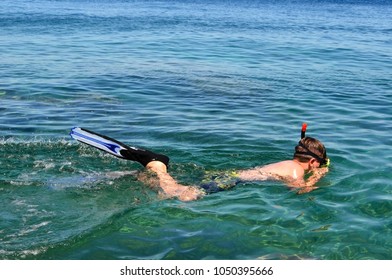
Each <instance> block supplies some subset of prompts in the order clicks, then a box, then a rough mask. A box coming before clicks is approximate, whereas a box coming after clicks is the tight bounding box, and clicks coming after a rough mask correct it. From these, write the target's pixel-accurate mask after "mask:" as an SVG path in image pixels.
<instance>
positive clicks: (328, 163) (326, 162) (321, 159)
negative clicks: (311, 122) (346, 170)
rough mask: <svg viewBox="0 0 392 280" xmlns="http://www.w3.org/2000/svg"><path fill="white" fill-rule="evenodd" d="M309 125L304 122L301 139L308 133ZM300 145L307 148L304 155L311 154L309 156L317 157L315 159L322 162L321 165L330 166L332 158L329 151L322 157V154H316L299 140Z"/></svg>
mask: <svg viewBox="0 0 392 280" xmlns="http://www.w3.org/2000/svg"><path fill="white" fill-rule="evenodd" d="M307 126H308V125H307V124H306V123H303V124H302V128H301V140H302V139H303V138H305V133H306V128H307ZM298 145H299V146H300V147H302V148H303V149H304V150H305V152H302V154H304V155H309V156H311V157H313V158H315V159H316V160H317V161H318V162H319V163H320V167H328V166H329V165H330V163H331V161H330V159H329V158H328V157H327V153H326V152H324V155H323V157H322V158H321V157H320V156H318V155H316V154H315V153H313V152H312V151H310V150H309V149H308V148H307V147H306V146H305V145H304V144H303V143H302V141H299V142H298Z"/></svg>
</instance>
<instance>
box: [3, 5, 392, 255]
mask: <svg viewBox="0 0 392 280" xmlns="http://www.w3.org/2000/svg"><path fill="white" fill-rule="evenodd" d="M391 15H392V3H391V2H390V1H354V0H353V1H336V2H334V1H235V0H232V1H224V0H221V1H219V0H210V1H198V3H194V1H142V0H140V1H125V0H124V1H119V0H116V1H108V0H96V1H92V0H91V1H88V0H80V1H76V0H74V1H72V0H69V1H63V0H58V1H49V0H46V1H45V0H35V1H27V0H21V1H11V0H3V1H2V2H1V4H0V26H1V29H0V53H1V55H0V73H1V75H0V166H1V171H0V200H1V204H0V258H1V259H392V218H391V216H392V175H391V174H392V173H391V171H392V148H391V147H392V140H391V139H392V137H391V136H392V122H391V121H392V72H391V69H392V48H391V46H392V44H391V43H392V41H391V38H392V24H391ZM302 122H307V123H308V135H310V136H314V137H317V138H319V139H320V140H321V141H322V142H323V143H324V144H325V145H326V147H327V149H328V155H329V156H330V158H331V159H332V167H331V171H330V173H329V174H328V175H327V177H325V178H324V179H322V180H321V181H320V182H319V184H318V185H319V189H317V190H315V191H313V192H311V193H308V194H304V195H298V194H297V193H296V192H295V191H292V190H290V189H288V188H287V187H286V186H284V185H283V184H282V183H279V182H271V181H269V182H254V183H247V184H241V185H238V186H237V187H236V188H234V189H232V190H229V191H226V192H221V193H217V194H213V195H210V196H207V197H205V198H203V199H202V200H199V201H193V202H188V203H184V202H180V201H178V200H162V199H160V197H159V196H158V195H157V193H156V191H155V190H152V189H150V188H148V187H146V186H145V185H143V184H142V183H141V182H139V181H138V180H137V178H136V176H135V174H133V173H132V172H128V171H142V168H141V167H140V166H139V165H137V164H136V163H133V162H128V161H122V160H119V159H116V158H114V157H111V156H110V155H106V154H103V153H101V152H99V151H97V150H95V149H92V148H89V147H86V146H82V145H80V144H78V143H76V142H75V141H72V140H71V139H70V137H69V136H68V133H69V130H70V128H71V127H73V126H82V127H86V128H89V129H91V130H94V131H97V132H100V133H102V134H105V135H108V136H111V137H113V138H116V139H118V140H120V141H122V142H125V143H127V144H130V145H134V146H140V147H146V148H149V149H152V150H154V151H156V152H160V153H164V154H167V155H168V156H170V158H171V162H172V164H171V169H170V172H171V174H172V175H173V177H175V178H176V179H178V180H179V181H180V182H182V183H184V184H198V183H200V182H201V180H202V178H203V174H204V173H205V172H215V171H220V170H223V171H224V170H231V169H245V168H251V167H254V166H258V165H263V164H267V163H271V162H274V161H279V160H283V159H286V158H290V157H291V156H292V153H293V148H294V146H295V145H296V143H297V141H298V140H299V136H300V128H301V124H302ZM115 171H121V172H123V175H122V176H113V172H115ZM127 172H128V173H127Z"/></svg>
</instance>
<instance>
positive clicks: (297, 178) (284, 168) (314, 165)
mask: <svg viewBox="0 0 392 280" xmlns="http://www.w3.org/2000/svg"><path fill="white" fill-rule="evenodd" d="M305 132H306V124H303V126H302V130H301V140H300V141H299V142H298V145H297V146H296V147H295V152H294V156H293V159H291V160H285V161H280V162H276V163H272V164H268V165H265V166H261V167H255V168H253V169H249V170H240V171H236V172H231V173H230V174H229V176H222V177H224V182H219V180H212V181H211V182H207V183H204V184H201V185H200V187H196V186H185V185H182V184H179V183H178V182H177V181H176V180H175V179H174V178H173V177H172V176H171V175H170V174H169V173H168V172H167V167H168V163H169V158H168V157H167V156H165V155H161V154H155V153H153V152H151V151H147V150H142V149H138V148H134V147H129V146H127V145H125V144H123V143H121V142H119V141H117V140H114V139H112V138H109V137H106V136H103V135H100V134H97V133H94V132H92V131H89V130H86V129H83V128H73V129H72V130H71V133H70V135H71V136H72V137H73V138H74V139H76V140H78V141H80V142H83V143H85V144H89V145H91V146H94V147H96V148H99V149H101V150H104V151H106V152H108V153H111V154H112V155H115V156H117V157H119V158H123V159H128V160H133V161H137V162H139V163H140V164H142V165H143V166H145V167H146V168H147V169H148V170H151V171H152V172H154V173H155V174H156V176H157V178H158V182H159V187H160V188H161V189H162V190H163V192H164V194H165V196H166V197H177V198H178V199H180V200H182V201H191V200H196V199H198V198H201V197H202V196H204V195H205V194H209V193H213V192H218V191H222V190H225V189H228V188H230V187H233V186H234V185H236V184H237V183H239V182H246V181H264V180H278V181H282V182H284V183H286V184H287V185H288V186H289V187H293V188H300V189H299V193H305V192H309V191H311V190H313V189H315V188H316V187H315V184H316V183H317V182H318V181H319V180H320V179H321V178H322V177H323V176H324V175H325V174H326V173H327V172H328V166H329V159H328V158H327V152H326V149H325V147H324V145H323V144H322V143H321V142H320V141H319V140H317V139H315V138H312V137H305ZM217 177H219V176H215V179H216V178H217ZM305 178H306V179H305Z"/></svg>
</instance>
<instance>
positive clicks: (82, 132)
mask: <svg viewBox="0 0 392 280" xmlns="http://www.w3.org/2000/svg"><path fill="white" fill-rule="evenodd" d="M69 135H70V136H71V137H72V138H73V139H75V140H78V141H80V142H82V143H84V144H87V145H90V146H93V147H95V148H98V149H100V150H102V151H105V152H107V153H109V154H112V155H114V156H116V157H118V158H121V159H127V160H132V161H137V162H139V163H140V164H141V165H143V166H146V165H147V164H148V163H149V162H151V161H154V160H156V161H160V162H163V163H164V164H165V165H166V166H168V165H169V157H167V156H165V155H162V154H156V153H153V152H151V151H147V150H143V149H140V148H135V147H130V146H127V145H125V144H123V143H121V142H119V141H117V140H115V139H113V138H109V137H107V136H104V135H101V134H98V133H95V132H93V131H90V130H87V129H84V128H81V127H74V128H72V129H71V132H70V134H69Z"/></svg>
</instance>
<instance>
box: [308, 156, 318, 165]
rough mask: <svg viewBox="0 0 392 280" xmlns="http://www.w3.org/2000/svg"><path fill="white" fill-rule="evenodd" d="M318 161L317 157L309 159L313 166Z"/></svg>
mask: <svg viewBox="0 0 392 280" xmlns="http://www.w3.org/2000/svg"><path fill="white" fill-rule="evenodd" d="M316 162H317V160H316V159H315V158H311V159H310V160H309V165H310V166H311V167H313V166H314V164H315V163H316Z"/></svg>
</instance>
